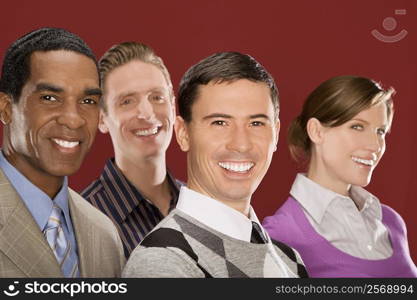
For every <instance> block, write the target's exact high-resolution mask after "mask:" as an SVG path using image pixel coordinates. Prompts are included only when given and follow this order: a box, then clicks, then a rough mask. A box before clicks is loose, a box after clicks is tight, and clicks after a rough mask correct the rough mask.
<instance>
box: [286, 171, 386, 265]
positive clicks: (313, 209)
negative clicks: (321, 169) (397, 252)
mask: <svg viewBox="0 0 417 300" xmlns="http://www.w3.org/2000/svg"><path fill="white" fill-rule="evenodd" d="M290 194H291V196H293V197H294V198H295V199H296V200H297V201H298V202H299V203H300V204H301V206H302V207H303V210H304V213H305V215H306V216H307V219H308V220H309V222H310V224H311V225H312V226H313V228H314V229H315V230H316V231H317V232H318V233H319V234H320V235H322V236H323V237H324V238H326V239H327V240H328V241H329V242H330V243H331V244H332V245H333V246H334V247H336V248H338V249H339V250H342V251H343V252H345V253H348V254H350V255H352V256H356V257H359V258H363V259H369V260H377V259H384V258H387V257H390V256H391V255H392V253H393V250H392V246H391V242H390V240H389V235H388V230H387V228H386V227H385V226H384V224H383V223H382V210H381V204H380V202H379V200H378V199H377V198H376V197H375V196H373V195H372V194H371V193H369V192H367V191H366V190H365V189H363V188H361V187H358V186H352V187H351V189H350V197H346V196H343V195H340V194H337V193H335V192H333V191H331V190H329V189H326V188H324V187H322V186H321V185H319V184H317V183H315V182H314V181H312V180H310V179H309V178H307V177H306V176H305V175H304V174H298V175H297V177H296V179H295V181H294V183H293V186H292V188H291V191H290ZM352 200H353V201H355V202H356V203H357V204H359V205H358V206H360V207H361V206H362V209H361V210H360V211H359V210H358V208H357V207H356V205H355V203H354V202H353V201H352Z"/></svg>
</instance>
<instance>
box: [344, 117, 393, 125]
mask: <svg viewBox="0 0 417 300" xmlns="http://www.w3.org/2000/svg"><path fill="white" fill-rule="evenodd" d="M351 121H360V122H363V123H366V124H369V122H368V121H366V120H364V119H360V118H354V119H351ZM381 127H388V123H385V124H382V125H381Z"/></svg>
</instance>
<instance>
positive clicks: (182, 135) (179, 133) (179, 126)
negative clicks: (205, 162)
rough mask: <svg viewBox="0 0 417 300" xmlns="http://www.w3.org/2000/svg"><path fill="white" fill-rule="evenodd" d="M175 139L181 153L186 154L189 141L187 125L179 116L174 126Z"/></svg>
mask: <svg viewBox="0 0 417 300" xmlns="http://www.w3.org/2000/svg"><path fill="white" fill-rule="evenodd" d="M174 129H175V137H176V138H177V143H178V145H180V148H181V150H182V151H184V152H187V151H188V150H189V149H190V139H189V134H188V130H189V128H188V124H187V122H185V121H184V119H183V118H182V117H181V116H177V117H176V119H175V124H174Z"/></svg>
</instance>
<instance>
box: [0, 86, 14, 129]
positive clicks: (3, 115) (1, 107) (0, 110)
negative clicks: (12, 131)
mask: <svg viewBox="0 0 417 300" xmlns="http://www.w3.org/2000/svg"><path fill="white" fill-rule="evenodd" d="M11 119H12V98H11V97H10V96H9V95H8V94H6V93H3V92H0V121H1V122H2V123H3V125H7V124H9V123H10V121H11Z"/></svg>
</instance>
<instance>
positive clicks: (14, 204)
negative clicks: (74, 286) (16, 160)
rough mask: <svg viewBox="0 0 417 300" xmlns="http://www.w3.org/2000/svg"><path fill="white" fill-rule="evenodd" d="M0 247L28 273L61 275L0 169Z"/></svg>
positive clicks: (45, 243) (34, 275) (49, 251)
mask: <svg viewBox="0 0 417 300" xmlns="http://www.w3.org/2000/svg"><path fill="white" fill-rule="evenodd" d="M0 251H2V252H3V255H5V256H7V257H8V258H9V259H10V260H11V261H12V262H13V263H14V264H15V265H16V266H17V268H18V269H20V270H21V271H22V272H23V273H24V274H26V275H27V276H28V277H62V273H61V269H60V267H59V265H58V262H57V261H56V258H55V255H54V253H53V252H52V249H51V248H50V247H49V244H48V243H47V241H46V239H45V238H44V236H43V234H42V232H41V230H40V229H39V226H38V225H37V224H36V222H35V220H34V219H33V217H32V215H31V214H30V212H29V210H28V209H27V208H26V206H25V204H24V203H23V201H22V200H21V199H20V197H19V195H18V194H17V193H16V191H15V190H14V188H13V186H12V185H11V184H10V182H9V181H8V179H7V178H6V177H5V176H4V174H3V172H2V171H1V170H0ZM0 255H1V254H0Z"/></svg>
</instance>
